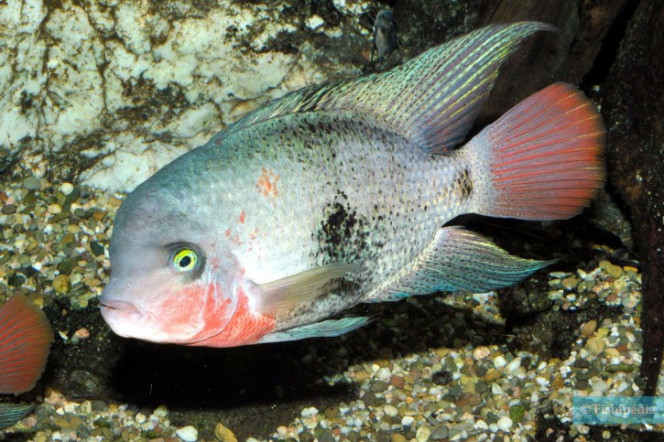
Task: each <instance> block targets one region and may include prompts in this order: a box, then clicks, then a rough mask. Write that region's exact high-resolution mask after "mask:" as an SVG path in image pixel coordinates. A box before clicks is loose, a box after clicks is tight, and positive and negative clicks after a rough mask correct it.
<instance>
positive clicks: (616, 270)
mask: <svg viewBox="0 0 664 442" xmlns="http://www.w3.org/2000/svg"><path fill="white" fill-rule="evenodd" d="M599 266H600V268H602V269H603V270H604V271H605V272H606V273H608V274H609V275H610V276H612V277H613V278H620V276H621V275H622V273H623V269H622V267H620V266H617V265H615V264H612V263H610V262H609V261H607V260H603V261H600V263H599Z"/></svg>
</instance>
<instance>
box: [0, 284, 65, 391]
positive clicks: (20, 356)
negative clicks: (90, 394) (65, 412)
mask: <svg viewBox="0 0 664 442" xmlns="http://www.w3.org/2000/svg"><path fill="white" fill-rule="evenodd" d="M51 342H53V329H52V328H51V325H50V324H49V322H48V319H47V318H46V315H45V314H44V312H42V311H41V309H39V308H38V307H37V306H36V305H34V304H33V303H32V302H30V300H29V299H28V298H26V297H25V296H23V295H13V296H12V297H11V298H9V300H8V301H7V302H6V303H5V305H4V306H2V309H0V393H4V394H9V393H13V394H18V393H23V392H24V391H28V390H30V389H31V388H32V387H34V386H35V383H36V382H37V379H39V377H40V376H41V374H42V372H43V371H44V367H45V366H46V360H47V359H48V354H49V349H50V346H51Z"/></svg>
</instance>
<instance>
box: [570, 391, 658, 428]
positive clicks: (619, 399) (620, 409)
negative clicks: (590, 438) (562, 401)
mask: <svg viewBox="0 0 664 442" xmlns="http://www.w3.org/2000/svg"><path fill="white" fill-rule="evenodd" d="M572 421H573V422H574V423H575V424H586V425H621V424H661V423H664V397H659V396H655V397H654V396H638V397H625V396H602V397H599V396H589V397H582V396H574V397H573V398H572Z"/></svg>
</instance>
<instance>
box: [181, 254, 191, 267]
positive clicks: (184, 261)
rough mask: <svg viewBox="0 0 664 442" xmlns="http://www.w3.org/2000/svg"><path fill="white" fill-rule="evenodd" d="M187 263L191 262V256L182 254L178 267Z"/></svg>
mask: <svg viewBox="0 0 664 442" xmlns="http://www.w3.org/2000/svg"><path fill="white" fill-rule="evenodd" d="M189 264H191V256H183V257H182V259H180V267H189Z"/></svg>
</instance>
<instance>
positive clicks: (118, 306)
mask: <svg viewBox="0 0 664 442" xmlns="http://www.w3.org/2000/svg"><path fill="white" fill-rule="evenodd" d="M99 305H100V307H99V309H100V310H101V315H102V316H103V318H104V320H105V321H106V322H107V323H108V324H109V325H110V326H111V328H113V330H115V329H116V327H114V325H116V324H119V323H127V322H131V323H138V322H139V321H141V320H143V319H144V317H145V315H144V314H143V312H141V311H140V310H139V309H138V307H136V305H135V304H133V303H131V302H126V301H114V300H110V299H104V298H103V297H102V299H100V301H99ZM116 333H117V331H116ZM118 334H120V333H118Z"/></svg>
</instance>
